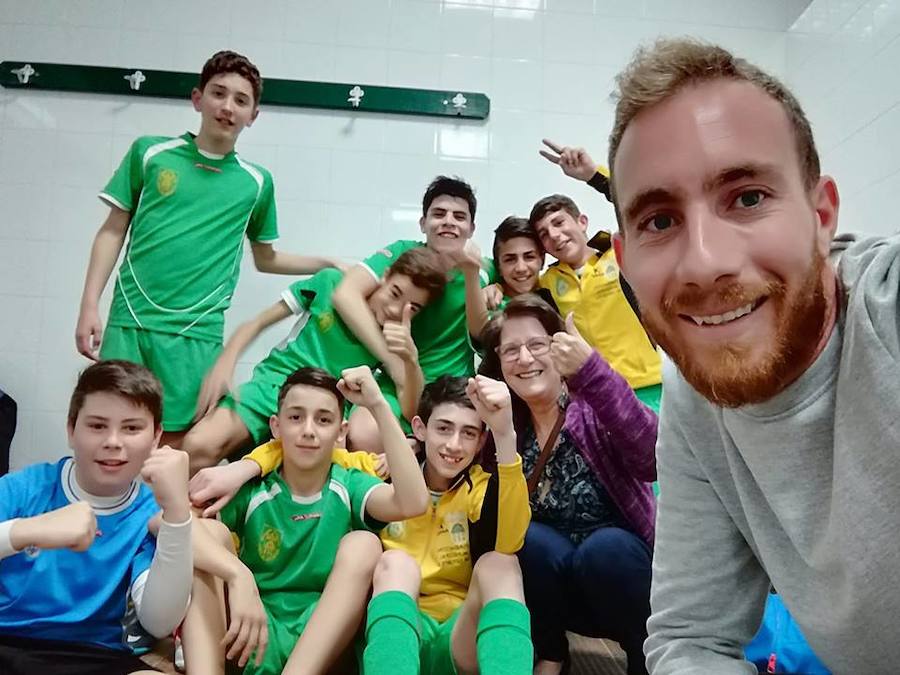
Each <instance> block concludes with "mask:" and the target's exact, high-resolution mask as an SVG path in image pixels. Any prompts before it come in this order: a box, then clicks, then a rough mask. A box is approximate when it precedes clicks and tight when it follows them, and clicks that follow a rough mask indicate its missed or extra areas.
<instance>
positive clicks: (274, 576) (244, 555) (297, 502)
mask: <svg viewBox="0 0 900 675" xmlns="http://www.w3.org/2000/svg"><path fill="white" fill-rule="evenodd" d="M381 485H383V482H382V481H381V480H379V479H378V478H375V477H374V476H370V475H368V474H365V473H363V472H361V471H357V470H356V469H344V468H342V467H340V466H337V465H336V464H333V465H332V466H331V470H330V472H329V475H328V478H327V479H326V480H325V485H324V486H323V488H322V491H321V492H320V493H319V494H317V495H313V496H309V497H300V496H298V495H294V494H291V490H290V488H289V487H288V485H287V483H285V481H284V479H283V478H282V477H281V473H280V471H273V472H272V473H270V474H269V475H268V476H266V477H265V478H263V479H262V480H256V481H253V482H251V483H248V484H247V485H245V486H244V487H242V488H241V489H240V490H239V491H238V493H237V494H236V495H235V497H234V499H232V500H231V502H229V503H228V505H226V506H225V508H224V509H222V511H221V513H220V518H221V520H222V522H223V523H224V524H225V525H226V526H227V527H228V529H229V530H231V532H232V533H233V534H234V535H235V537H236V539H237V542H238V555H239V557H240V559H241V560H242V561H243V562H244V564H245V565H247V567H248V568H250V571H251V572H253V576H254V578H255V579H256V585H257V587H258V588H259V592H260V597H261V598H262V600H263V603H264V604H265V605H266V608H267V609H268V610H269V612H270V613H271V615H272V616H273V617H280V616H284V617H291V618H296V616H297V615H299V613H301V612H303V611H304V610H305V609H306V608H307V607H308V606H309V605H310V604H311V603H313V602H315V601H316V600H318V598H319V596H320V595H321V593H322V589H323V588H325V582H326V581H327V580H328V575H329V574H330V573H331V569H332V567H334V559H335V556H336V555H337V549H338V545H339V543H340V540H341V537H343V536H344V535H345V534H347V533H348V532H350V531H351V530H360V529H366V530H371V531H374V532H378V531H380V530H381V528H382V527H384V524H383V523H379V522H377V521H374V520H373V519H371V518H369V517H368V516H367V515H366V502H367V500H368V498H369V496H370V495H371V494H372V492H373V491H374V490H377V489H379V488H380V486H381Z"/></svg>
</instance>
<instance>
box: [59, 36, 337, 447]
mask: <svg viewBox="0 0 900 675" xmlns="http://www.w3.org/2000/svg"><path fill="white" fill-rule="evenodd" d="M261 89H262V83H261V80H260V77H259V71H258V70H257V68H256V66H254V65H253V64H252V63H250V61H248V60H247V59H246V58H245V57H243V56H241V55H239V54H235V53H234V52H228V51H224V52H218V53H217V54H215V55H213V57H212V58H210V59H209V60H208V61H207V62H206V64H205V65H204V66H203V71H202V73H201V75H200V82H199V84H198V86H197V87H196V88H195V89H194V90H193V92H192V94H191V100H192V102H193V105H194V109H195V110H197V112H199V113H200V115H201V123H200V131H199V133H198V134H197V135H194V134H191V133H186V134H184V135H182V136H178V137H175V138H171V137H160V136H142V137H140V138H138V139H137V140H136V141H134V143H133V144H132V145H131V148H130V149H129V151H128V153H127V154H126V155H125V158H124V159H123V160H122V163H121V165H120V166H119V168H118V170H117V171H116V173H115V175H114V176H113V177H112V179H110V181H109V183H108V184H107V185H106V187H105V188H104V189H103V191H102V192H101V193H100V198H101V199H102V200H103V201H104V202H105V203H106V204H107V205H109V207H110V213H109V216H108V217H107V218H106V221H105V222H104V223H103V225H102V226H101V227H100V230H99V231H98V232H97V236H96V238H95V239H94V244H93V247H92V249H91V258H90V262H89V263H88V269H87V274H86V278H85V284H84V292H83V294H82V300H81V309H80V313H79V317H78V326H77V328H76V331H75V341H76V346H77V348H78V351H79V352H81V353H82V354H84V355H85V356H87V357H88V358H90V359H94V360H96V359H97V358H98V356H99V358H103V359H110V358H119V359H126V360H129V361H134V362H136V363H140V364H142V365H145V366H147V367H148V368H149V369H150V370H152V371H153V372H154V374H155V375H156V376H157V377H158V378H159V379H160V380H161V381H162V384H163V395H164V397H165V403H164V411H165V412H164V418H163V429H164V431H165V432H166V434H165V435H164V437H163V442H164V443H171V444H174V445H176V446H179V445H180V440H181V436H182V435H183V433H184V431H185V430H186V429H187V428H188V427H190V425H191V419H192V418H193V413H194V405H195V402H196V399H197V392H198V390H199V388H200V382H201V380H202V378H203V374H204V373H205V372H206V371H207V370H208V369H209V367H210V366H211V365H212V364H213V362H214V361H215V359H216V357H217V356H218V354H219V352H220V351H221V348H222V332H223V326H224V313H225V310H226V309H227V308H228V306H229V304H230V302H231V297H232V294H233V292H234V288H235V285H236V283H237V279H238V273H239V270H240V263H241V256H242V253H243V239H244V237H245V236H246V237H247V238H248V239H249V240H250V243H251V249H252V251H253V260H254V263H255V264H256V268H257V269H258V270H260V271H262V272H270V273H276V274H310V273H312V272H315V271H316V270H319V269H321V268H323V267H327V266H330V265H332V264H334V262H333V261H331V260H328V259H325V258H310V257H305V256H295V255H288V254H285V253H283V252H280V251H276V250H275V249H274V248H273V246H272V242H273V241H275V239H277V238H278V227H277V221H276V215H275V196H274V186H273V183H272V177H271V175H270V174H269V172H268V171H266V169H264V168H263V167H261V166H259V165H257V164H252V163H250V162H248V161H246V160H244V159H243V158H241V157H240V156H238V155H237V154H236V153H235V152H234V146H235V142H236V141H237V138H238V135H239V134H240V133H241V131H242V130H243V129H244V128H245V127H248V126H250V125H251V124H253V122H254V120H255V119H256V117H257V115H258V114H259V107H258V104H259V96H260V91H261ZM126 235H128V246H127V247H126V249H125V254H124V257H123V259H122V263H121V265H120V266H119V271H118V274H117V277H116V283H115V293H114V295H113V300H112V305H111V308H110V313H109V318H108V320H107V325H106V330H105V331H104V329H103V324H102V322H101V320H100V314H99V310H98V303H99V300H100V296H101V294H102V293H103V289H104V287H105V286H106V283H107V281H108V280H109V277H110V274H111V273H112V271H113V268H114V267H115V264H116V260H117V258H118V256H119V253H120V251H121V250H122V246H123V244H124V242H125V239H126ZM101 338H102V340H101Z"/></svg>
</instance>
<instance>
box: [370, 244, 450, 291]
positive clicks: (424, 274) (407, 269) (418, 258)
mask: <svg viewBox="0 0 900 675" xmlns="http://www.w3.org/2000/svg"><path fill="white" fill-rule="evenodd" d="M392 274H402V275H403V276H406V277H409V278H410V280H411V281H412V282H413V285H414V286H415V287H416V288H421V289H423V290H425V291H427V292H428V302H432V301H433V300H436V299H437V298H438V297H440V295H441V294H442V293H443V292H444V286H446V285H447V273H446V272H445V271H444V268H443V266H442V265H441V260H440V257H438V254H437V253H435V252H434V251H432V250H430V249H428V248H425V247H424V246H418V247H416V248H411V249H410V250H408V251H404V252H403V253H401V254H400V255H399V257H398V258H397V260H395V261H394V264H393V265H391V266H390V268H388V271H387V274H386V275H385V278H388V277H390V276H391V275H392Z"/></svg>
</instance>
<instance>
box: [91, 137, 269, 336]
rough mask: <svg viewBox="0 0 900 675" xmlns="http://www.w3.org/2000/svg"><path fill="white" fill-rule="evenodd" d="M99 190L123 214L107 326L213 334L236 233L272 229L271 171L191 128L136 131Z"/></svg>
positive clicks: (236, 261) (237, 255) (234, 265)
mask: <svg viewBox="0 0 900 675" xmlns="http://www.w3.org/2000/svg"><path fill="white" fill-rule="evenodd" d="M100 198H101V199H102V200H103V201H105V202H107V203H108V204H111V205H113V206H117V207H118V208H120V209H123V210H125V211H128V212H130V213H131V224H130V226H129V227H130V235H129V240H128V246H127V247H126V249H125V256H124V258H123V260H122V263H121V265H120V266H119V273H118V276H117V279H116V288H115V293H114V295H113V301H112V306H111V308H110V314H109V325H111V326H122V327H129V328H143V329H147V330H152V331H159V332H163V333H174V334H178V335H185V336H187V337H193V338H200V339H205V340H214V341H217V342H220V341H221V340H222V331H223V327H224V313H225V310H226V309H227V308H228V306H229V304H230V303H231V296H232V293H233V292H234V287H235V285H236V284H237V279H238V273H239V271H240V264H241V256H242V254H243V239H244V236H245V235H246V236H247V237H249V238H250V239H251V240H252V241H273V240H275V239H277V238H278V228H277V224H276V214H275V191H274V186H273V184H272V177H271V175H270V174H269V172H268V171H266V170H265V169H264V168H262V167H260V166H257V165H255V164H251V163H249V162H247V161H245V160H243V159H241V158H240V157H239V156H238V155H237V154H236V153H234V152H231V153H229V154H227V155H225V156H224V157H222V156H219V155H212V154H210V153H206V152H203V151H202V150H200V149H199V148H198V147H197V145H196V143H195V141H194V136H193V135H192V134H184V135H183V136H179V137H177V138H167V137H160V136H143V137H141V138H138V139H137V140H136V141H135V142H134V143H133V144H132V145H131V148H130V149H129V151H128V153H127V154H126V155H125V157H124V159H123V160H122V163H121V165H120V166H119V168H118V170H117V171H116V173H115V175H113V177H112V178H111V179H110V181H109V183H108V184H107V186H106V187H105V188H104V189H103V192H101V193H100Z"/></svg>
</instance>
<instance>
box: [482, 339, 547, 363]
mask: <svg viewBox="0 0 900 675" xmlns="http://www.w3.org/2000/svg"><path fill="white" fill-rule="evenodd" d="M522 347H525V349H527V350H528V351H529V352H530V353H531V355H532V356H543V355H544V354H546V353H547V352H549V351H550V336H549V335H545V336H543V337H533V338H529V339H527V340H525V342H507V343H506V344H503V345H500V346H498V347H497V348H496V350H495V351H496V352H497V356H499V357H500V360H501V361H506V362H507V363H511V362H512V361H515V360H516V359H518V358H519V354H520V353H521V351H522Z"/></svg>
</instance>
